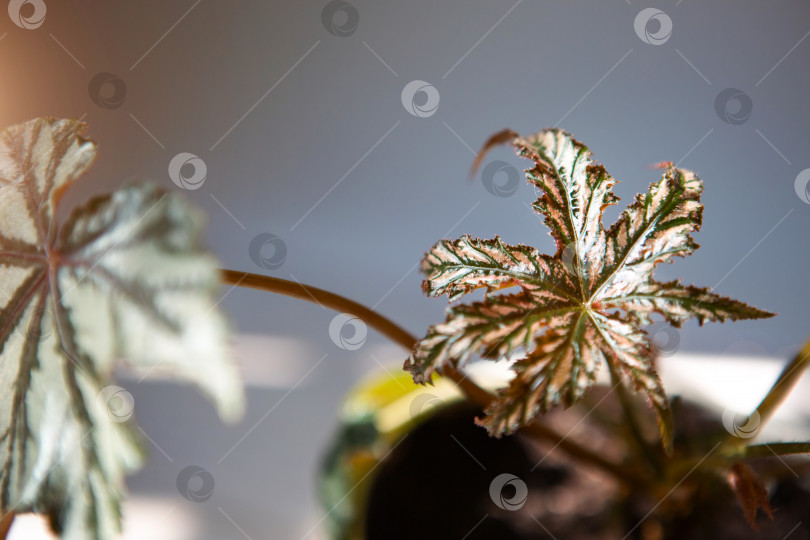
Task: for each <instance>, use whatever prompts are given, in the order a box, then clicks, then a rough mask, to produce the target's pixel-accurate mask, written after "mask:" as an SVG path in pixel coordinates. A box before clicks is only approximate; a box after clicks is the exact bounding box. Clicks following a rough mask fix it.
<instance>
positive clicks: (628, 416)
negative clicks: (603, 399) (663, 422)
mask: <svg viewBox="0 0 810 540" xmlns="http://www.w3.org/2000/svg"><path fill="white" fill-rule="evenodd" d="M607 365H608V369H609V370H610V380H611V382H612V383H613V388H615V389H616V394H617V395H618V396H619V403H620V404H621V407H622V412H623V413H624V418H625V421H626V422H627V426H628V428H629V429H630V434H631V435H632V437H633V439H634V440H635V441H636V446H638V449H639V451H640V452H641V454H642V455H643V456H644V458H645V459H646V460H647V462H648V463H649V465H650V466H651V467H652V468H653V470H654V471H655V472H656V473H658V474H660V473H661V464H660V463H659V462H658V459H657V458H656V456H655V455H654V454H653V452H652V449H651V448H650V445H649V443H648V442H647V439H645V438H644V434H643V432H642V429H641V422H640V421H639V419H638V416H637V415H636V407H635V406H634V403H632V401H631V399H630V396H629V395H628V394H627V389H626V388H625V386H624V384H623V383H622V380H621V377H619V374H618V373H617V372H616V370H615V369H614V367H613V366H612V365H611V364H610V362H607Z"/></svg>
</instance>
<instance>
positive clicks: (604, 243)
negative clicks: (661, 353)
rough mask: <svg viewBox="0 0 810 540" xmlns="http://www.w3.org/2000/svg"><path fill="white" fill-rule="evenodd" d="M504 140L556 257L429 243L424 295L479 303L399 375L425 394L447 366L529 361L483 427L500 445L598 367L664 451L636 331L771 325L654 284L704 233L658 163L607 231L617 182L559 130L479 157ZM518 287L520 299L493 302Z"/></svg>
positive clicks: (690, 204) (690, 202)
mask: <svg viewBox="0 0 810 540" xmlns="http://www.w3.org/2000/svg"><path fill="white" fill-rule="evenodd" d="M506 142H509V143H511V144H512V146H514V147H515V149H516V150H517V151H518V153H519V154H520V155H522V156H523V157H526V158H528V159H530V160H532V161H533V162H534V166H533V167H532V168H530V169H528V170H527V171H526V175H527V177H528V180H529V182H530V183H531V184H533V185H534V186H535V187H537V188H539V189H540V190H541V191H542V194H541V196H540V198H538V199H537V201H535V203H534V204H533V205H532V208H533V209H534V210H535V211H536V212H538V213H540V214H541V215H543V216H544V217H545V223H546V224H547V225H548V227H549V228H550V232H551V236H552V237H553V238H554V240H555V241H556V244H557V251H556V253H555V254H554V256H553V257H551V256H548V255H543V254H540V253H538V252H537V251H536V250H535V249H534V248H531V247H527V246H514V247H513V246H510V245H508V244H505V243H503V242H502V241H501V240H500V238H497V237H496V238H495V239H494V240H477V239H476V240H472V239H470V238H469V237H467V236H465V237H462V238H460V239H459V240H456V241H449V240H443V241H441V242H439V243H438V244H436V246H435V247H434V248H433V249H432V250H431V251H430V252H428V254H427V255H426V256H425V259H424V260H423V262H422V270H423V271H424V273H425V274H426V276H427V277H426V279H425V282H424V284H423V288H424V290H425V291H426V292H427V293H428V294H429V295H430V296H436V295H440V294H446V295H448V297H449V298H450V299H451V300H453V299H456V298H459V297H461V296H463V295H464V294H466V293H468V292H471V291H473V290H475V289H477V288H479V287H485V288H486V290H487V292H486V297H485V300H484V301H483V302H475V303H472V304H467V305H459V306H455V307H452V308H451V309H450V310H449V312H448V315H447V320H446V321H445V322H444V323H442V324H437V325H434V326H431V327H430V328H429V329H428V331H427V335H426V336H425V337H424V338H423V339H422V340H420V341H419V342H418V343H417V344H416V347H415V349H414V352H413V354H412V355H411V357H410V358H409V359H408V361H407V362H406V363H405V368H406V369H407V370H408V371H410V372H411V373H412V374H413V377H414V380H415V381H416V382H418V383H423V384H424V383H428V382H430V381H431V378H432V375H433V374H434V373H442V370H443V368H444V367H446V366H452V367H454V368H458V367H463V365H464V364H465V363H466V362H468V361H469V359H470V358H471V357H472V355H473V354H476V353H477V354H480V355H481V356H482V357H484V358H497V357H503V356H507V357H508V356H512V355H513V353H514V352H517V351H523V353H524V356H523V358H519V359H518V360H517V361H515V362H514V364H513V365H512V369H513V370H514V372H515V377H514V379H513V380H512V382H511V385H510V386H509V388H507V389H505V390H504V391H503V392H501V394H500V395H499V396H498V398H497V399H496V400H495V402H494V403H492V404H491V405H490V407H489V408H488V409H487V410H486V411H485V413H486V415H485V417H484V418H483V419H482V420H481V423H482V424H483V425H484V426H486V427H487V428H488V429H489V431H490V433H492V434H493V435H496V436H499V435H501V434H503V433H510V432H512V431H514V430H515V429H517V428H519V427H521V426H524V425H526V424H528V423H530V422H532V421H533V420H534V419H535V418H536V417H537V415H539V414H541V413H543V412H546V411H547V410H549V409H550V408H552V407H554V406H557V405H563V406H569V405H572V404H573V403H576V402H577V401H578V400H579V399H580V398H581V397H582V396H583V395H584V393H585V391H586V390H587V389H588V388H589V387H590V386H591V385H592V384H593V382H594V380H595V375H596V369H597V368H598V366H599V364H601V363H603V362H604V363H607V364H608V366H609V367H610V370H611V372H612V373H615V374H616V375H617V376H619V377H621V378H622V379H623V380H624V382H625V383H626V384H630V385H632V386H633V387H634V388H635V389H636V390H638V391H640V392H643V393H645V394H646V395H647V396H648V397H649V398H650V402H651V405H652V406H653V408H654V410H655V411H656V413H657V416H658V420H659V427H660V431H661V439H662V442H663V444H664V446H665V447H666V448H669V446H670V444H671V440H672V416H671V413H670V409H669V403H668V401H667V396H666V393H665V391H664V388H663V386H662V384H661V380H660V379H659V377H658V374H657V373H656V370H655V365H654V347H653V346H652V343H651V342H650V340H649V337H648V336H647V334H646V333H645V332H644V330H643V329H642V326H644V325H647V324H649V323H650V322H651V316H652V315H653V314H654V313H657V314H659V315H662V316H663V317H664V318H665V319H666V320H667V321H669V322H670V323H672V324H674V325H676V326H680V325H681V324H682V323H683V322H684V321H685V320H687V319H689V318H691V317H695V318H697V319H698V321H699V322H700V323H701V324H702V323H703V322H705V321H724V320H727V319H731V320H738V319H756V318H762V317H770V316H772V314H770V313H767V312H765V311H761V310H758V309H756V308H753V307H751V306H748V305H746V304H743V303H742V302H738V301H736V300H732V299H729V298H725V297H722V296H718V295H716V294H713V293H712V292H710V291H709V289H704V288H698V287H693V286H686V285H682V284H681V283H680V281H671V282H668V283H660V282H657V281H655V280H654V279H653V271H654V270H655V267H656V265H657V264H659V263H662V262H671V260H672V258H673V257H675V256H685V255H689V254H691V253H692V252H693V251H694V250H695V249H696V248H697V247H698V246H697V244H696V243H695V242H694V241H693V240H692V237H691V233H692V232H694V231H697V230H698V229H699V228H700V224H701V218H702V212H703V205H702V204H701V203H700V195H701V193H702V191H703V183H702V182H701V181H700V179H699V178H698V177H697V176H695V174H694V173H692V172H690V171H687V170H684V169H679V168H677V167H674V166H672V165H671V164H664V173H663V175H662V178H661V180H660V181H658V182H656V183H654V184H652V185H651V186H650V190H649V192H647V193H645V194H641V195H638V196H637V197H636V200H635V201H634V202H633V203H632V204H631V205H630V206H629V207H628V208H627V210H625V211H624V213H623V214H622V215H621V217H620V218H619V220H618V221H617V222H616V224H615V225H614V226H613V227H611V228H610V229H609V230H605V228H604V226H603V225H602V213H603V211H604V209H605V208H606V207H607V206H610V205H612V204H615V203H616V202H617V201H618V198H617V197H616V196H615V195H614V194H613V192H612V188H613V185H614V184H615V183H616V181H615V180H614V179H613V178H612V177H611V176H610V175H609V174H608V173H607V171H606V170H605V168H604V167H602V165H599V164H598V163H596V162H594V161H593V159H592V157H591V153H590V151H589V150H588V148H587V147H585V145H583V144H582V143H580V142H578V141H576V140H575V139H574V138H573V137H571V136H570V135H569V134H567V133H565V132H564V131H561V130H558V129H548V130H545V131H542V132H540V133H538V134H537V135H533V136H531V137H526V138H524V137H521V136H520V135H518V134H516V133H514V132H513V131H510V130H505V131H503V132H501V133H498V134H496V135H494V136H493V137H492V138H491V139H490V140H489V141H488V142H487V144H486V145H485V146H484V151H486V150H487V149H488V148H490V147H491V146H493V145H496V144H502V143H506ZM483 155H484V152H483V151H482V152H481V154H479V161H480V159H481V158H482V156H483ZM512 286H518V287H520V288H521V289H522V292H520V293H517V294H509V295H506V294H497V292H498V291H499V290H501V289H504V288H506V287H512Z"/></svg>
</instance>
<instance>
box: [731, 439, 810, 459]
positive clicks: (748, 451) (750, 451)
mask: <svg viewBox="0 0 810 540" xmlns="http://www.w3.org/2000/svg"><path fill="white" fill-rule="evenodd" d="M791 454H810V442H778V443H768V444H753V445H751V446H746V447H745V453H744V454H743V457H745V458H760V457H773V456H789V455H791Z"/></svg>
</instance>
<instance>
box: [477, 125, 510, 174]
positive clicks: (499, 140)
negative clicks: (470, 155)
mask: <svg viewBox="0 0 810 540" xmlns="http://www.w3.org/2000/svg"><path fill="white" fill-rule="evenodd" d="M517 137H520V135H518V134H517V133H516V132H515V131H513V130H511V129H508V128H507V129H503V130H501V131H499V132H498V133H496V134H494V135H492V136H491V137H490V138H489V139H487V140H486V142H485V143H484V146H482V147H481V150H479V152H478V155H477V156H476V157H475V160H474V161H473V164H472V167H470V178H474V177H475V175H476V173H478V169H479V168H480V167H481V163H482V162H483V161H484V158H485V157H486V155H487V153H488V152H489V151H490V150H491V149H492V148H494V147H496V146H500V145H502V144H506V143H508V142H510V141H512V140H514V139H516V138H517Z"/></svg>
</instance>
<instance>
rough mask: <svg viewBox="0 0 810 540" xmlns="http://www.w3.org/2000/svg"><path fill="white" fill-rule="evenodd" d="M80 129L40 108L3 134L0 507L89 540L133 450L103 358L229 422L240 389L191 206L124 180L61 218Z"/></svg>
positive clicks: (102, 535) (98, 532)
mask: <svg viewBox="0 0 810 540" xmlns="http://www.w3.org/2000/svg"><path fill="white" fill-rule="evenodd" d="M83 130H84V125H83V124H81V123H79V122H76V121H72V120H55V119H37V120H33V121H30V122H27V123H25V124H21V125H17V126H13V127H10V128H8V129H6V130H5V131H3V132H2V133H1V134H0V308H1V310H0V354H1V355H2V356H0V386H1V387H2V389H1V390H0V396H1V397H0V467H1V468H0V507H1V509H2V512H3V513H5V512H16V513H19V512H27V511H36V512H40V513H44V514H47V515H48V516H49V517H50V521H51V524H52V526H53V528H54V530H55V531H56V532H58V533H59V534H61V536H62V538H66V539H69V540H101V539H108V538H113V537H115V536H116V534H117V533H118V531H119V530H120V511H121V510H120V504H121V498H122V496H123V493H124V490H125V486H124V475H125V474H126V473H127V472H129V471H132V470H134V469H135V468H137V466H138V465H139V464H140V462H141V460H142V455H141V450H140V445H139V443H138V440H137V437H136V436H135V434H134V425H133V423H132V421H131V420H129V417H130V416H131V415H132V412H133V410H132V403H131V402H128V399H129V400H131V396H129V394H128V393H126V391H124V390H123V389H121V388H119V387H116V386H114V385H112V380H111V371H112V369H113V368H114V366H115V365H116V364H118V363H122V362H123V363H126V364H128V365H129V366H131V367H132V368H133V369H134V370H136V371H137V372H142V373H148V372H150V371H153V370H158V369H160V370H164V369H165V370H169V371H171V372H173V373H175V374H177V375H178V376H179V377H181V378H183V379H185V380H188V381H190V382H193V383H195V384H197V385H198V386H199V387H200V388H201V389H202V390H203V391H204V392H206V393H207V394H208V395H209V396H210V397H211V398H212V399H213V400H214V401H215V402H216V403H217V405H218V406H219V410H220V412H221V414H222V415H223V417H225V418H235V417H236V416H238V415H239V414H240V411H241V408H242V393H241V387H240V384H239V381H238V377H237V374H236V372H235V369H234V366H233V365H232V364H231V363H230V362H229V358H228V354H227V341H226V338H227V332H226V325H225V323H224V320H223V318H222V316H221V315H220V314H219V313H218V312H217V311H216V309H214V306H215V303H216V299H215V295H216V292H217V288H218V270H217V265H216V261H215V260H214V259H213V258H212V257H211V256H209V255H208V254H207V253H206V252H205V251H204V250H203V249H202V247H201V245H200V235H201V227H202V223H201V220H200V216H199V215H198V214H197V213H196V212H194V211H192V210H191V209H190V208H189V207H188V206H187V205H186V204H185V203H184V202H183V201H182V200H181V199H180V198H178V197H177V196H174V195H168V194H166V193H164V192H162V191H161V190H159V189H158V188H156V187H153V186H149V185H131V186H128V187H125V188H122V189H121V190H119V191H117V192H115V193H114V194H112V195H107V196H101V197H97V198H95V199H93V200H91V201H89V202H88V203H87V204H85V205H83V206H81V207H79V208H76V209H75V210H74V211H73V213H72V214H71V215H70V217H69V218H68V219H67V220H66V221H65V222H64V224H60V223H58V222H57V220H56V218H55V216H56V211H57V205H58V203H59V199H60V196H61V194H62V193H63V192H64V190H65V189H67V188H68V187H69V186H70V185H71V184H72V183H73V182H74V181H75V180H76V179H77V178H78V177H79V176H80V175H81V174H82V173H83V172H84V171H85V170H86V169H87V168H88V167H89V166H90V164H91V163H92V162H93V160H94V158H95V155H96V150H95V145H94V144H93V143H92V142H90V141H88V140H86V139H84V138H83V137H82V132H83Z"/></svg>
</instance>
